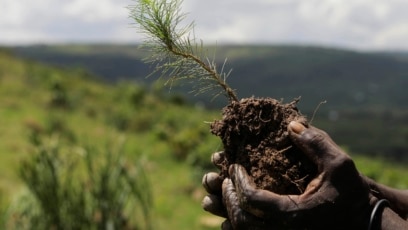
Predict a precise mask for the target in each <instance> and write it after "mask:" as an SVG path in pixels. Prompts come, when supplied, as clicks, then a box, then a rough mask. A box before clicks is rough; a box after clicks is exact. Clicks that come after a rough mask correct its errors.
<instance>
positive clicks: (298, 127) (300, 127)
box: [288, 121, 306, 134]
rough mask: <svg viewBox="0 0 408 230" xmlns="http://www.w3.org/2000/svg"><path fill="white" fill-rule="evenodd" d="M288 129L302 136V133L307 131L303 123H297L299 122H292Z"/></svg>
mask: <svg viewBox="0 0 408 230" xmlns="http://www.w3.org/2000/svg"><path fill="white" fill-rule="evenodd" d="M288 127H289V128H290V129H291V130H292V131H293V132H295V133H297V134H300V133H301V132H303V130H305V129H306V127H305V126H303V125H302V124H301V123H299V122H297V121H291V122H290V123H289V125H288Z"/></svg>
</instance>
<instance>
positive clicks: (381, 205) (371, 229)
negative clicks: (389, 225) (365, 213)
mask: <svg viewBox="0 0 408 230" xmlns="http://www.w3.org/2000/svg"><path fill="white" fill-rule="evenodd" d="M376 200H377V199H376ZM389 206H390V202H389V201H388V200H386V199H381V200H377V201H376V202H375V203H374V206H373V208H372V210H371V214H370V219H369V222H368V228H367V229H368V230H381V229H382V223H383V221H382V219H383V216H384V215H383V214H384V211H385V209H386V208H388V207H389Z"/></svg>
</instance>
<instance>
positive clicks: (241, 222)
mask: <svg viewBox="0 0 408 230" xmlns="http://www.w3.org/2000/svg"><path fill="white" fill-rule="evenodd" d="M288 131H289V134H290V138H291V140H292V142H293V143H294V144H295V145H296V146H297V147H298V148H299V149H301V150H302V152H303V153H304V154H305V155H307V156H308V158H309V159H310V160H311V161H312V162H313V163H314V164H315V165H316V166H317V168H318V175H317V176H316V178H314V179H313V180H312V181H311V182H310V183H309V185H308V186H307V188H306V190H305V191H304V193H302V194H300V195H279V194H276V193H273V192H270V191H266V190H261V189H257V188H256V187H255V184H254V182H253V180H252V179H251V177H250V176H249V175H248V174H247V172H246V170H245V169H244V168H243V167H242V166H240V165H237V164H235V165H231V167H230V169H229V175H230V178H226V179H225V180H223V179H222V178H220V177H219V175H218V174H217V173H209V174H206V175H205V176H204V178H203V185H204V187H205V188H206V190H207V191H208V192H209V193H210V195H208V196H206V197H205V198H204V200H203V208H204V209H205V210H207V211H209V212H211V213H213V214H215V215H219V216H222V217H225V218H227V220H226V221H225V222H224V223H223V225H222V229H224V230H226V229H366V228H367V226H368V221H369V215H370V212H371V209H372V206H373V203H375V202H376V201H377V198H376V197H375V196H373V195H372V194H371V193H370V187H369V184H368V183H367V181H366V179H365V178H364V177H363V176H361V175H360V174H359V172H358V171H357V169H356V167H355V165H354V162H353V161H352V160H351V158H350V157H349V156H348V155H347V154H346V153H344V152H343V151H342V150H341V149H340V148H339V147H338V146H337V145H336V144H335V143H334V141H333V140H332V139H331V138H330V137H329V136H328V135H327V134H326V133H325V132H324V131H322V130H319V129H317V128H315V127H312V126H310V127H308V128H306V127H305V126H303V125H302V124H300V123H298V122H291V123H290V124H289V126H288ZM222 158H223V153H215V154H214V155H213V157H212V161H213V162H214V163H215V164H216V165H217V163H218V162H217V161H220V160H222Z"/></svg>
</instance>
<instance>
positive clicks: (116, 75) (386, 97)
mask: <svg viewBox="0 0 408 230" xmlns="http://www.w3.org/2000/svg"><path fill="white" fill-rule="evenodd" d="M208 50H209V53H210V54H211V52H212V51H213V50H214V47H208ZM10 52H13V53H14V54H15V55H17V56H19V57H22V58H25V59H31V60H34V61H39V62H43V63H47V64H51V65H57V66H60V67H65V68H72V67H75V68H83V69H85V70H87V71H89V72H90V73H93V74H95V76H96V77H100V78H102V79H104V80H105V81H107V82H111V83H114V82H117V81H119V80H121V79H127V80H131V81H136V82H144V83H146V84H149V83H151V82H152V81H155V80H156V78H146V76H147V75H148V74H150V73H151V72H152V67H151V66H149V65H147V64H145V63H144V61H143V58H144V57H146V55H147V54H146V52H145V51H143V50H141V49H139V47H138V46H136V45H120V46H116V45H61V46H31V47H30V46H29V47H13V48H12V49H11V50H10ZM216 58H217V60H216V61H217V62H218V63H219V66H221V65H222V63H223V62H224V60H225V59H224V58H228V61H227V65H226V68H227V69H229V68H232V73H231V76H230V77H229V78H228V79H227V81H228V82H229V84H230V85H231V86H232V88H234V89H236V90H237V93H238V96H239V97H240V98H243V97H249V96H252V95H254V96H256V97H273V98H277V99H280V98H282V99H283V100H284V101H285V102H289V101H292V100H293V98H297V97H301V101H300V102H299V104H298V106H299V108H300V110H301V112H302V113H303V114H305V115H307V116H308V117H309V119H310V120H311V121H312V123H313V125H316V126H318V127H320V128H322V129H324V130H326V131H327V132H328V133H329V134H330V135H331V136H332V137H333V138H334V139H335V140H336V142H337V143H338V144H340V145H344V146H347V147H348V148H350V149H352V151H353V152H362V153H368V154H371V155H376V154H378V155H383V156H390V157H392V158H395V159H407V160H408V143H407V140H408V127H407V124H408V92H407V90H406V87H407V86H408V54H405V53H387V52H372V53H369V52H356V51H352V50H340V49H331V48H321V47H301V46H220V47H217V48H216ZM180 88H181V90H184V91H189V90H190V89H191V87H190V86H189V85H186V86H182V87H180ZM187 97H188V98H189V99H190V100H192V101H193V102H194V101H201V102H205V103H207V105H209V106H213V107H216V108H220V107H222V106H224V105H226V101H225V98H223V97H219V98H217V100H215V101H211V97H209V96H208V95H199V96H197V97H194V96H192V95H190V96H187ZM322 102H326V103H323V104H321V103H322ZM320 104H321V106H320V107H319V105H320Z"/></svg>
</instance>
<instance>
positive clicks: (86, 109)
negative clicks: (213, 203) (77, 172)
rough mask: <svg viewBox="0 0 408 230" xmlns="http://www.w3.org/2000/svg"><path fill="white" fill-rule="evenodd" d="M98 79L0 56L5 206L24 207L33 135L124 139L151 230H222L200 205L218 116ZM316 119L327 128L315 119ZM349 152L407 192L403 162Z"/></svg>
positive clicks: (216, 145)
mask: <svg viewBox="0 0 408 230" xmlns="http://www.w3.org/2000/svg"><path fill="white" fill-rule="evenodd" d="M97 79H98V78H97V77H96V76H94V75H92V74H89V73H88V72H86V71H84V70H83V69H60V68H55V67H50V66H46V65H43V64H38V63H35V62H32V61H23V60H20V59H17V58H15V57H14V56H13V55H12V54H11V52H9V51H7V50H4V51H0V130H1V132H0V139H1V141H0V153H1V155H0V157H1V160H0V191H1V194H2V195H1V196H2V209H3V210H5V212H7V210H8V208H9V207H11V206H12V205H13V204H15V203H18V202H21V200H19V197H21V194H22V193H23V192H24V191H26V190H27V188H26V187H25V184H24V183H23V182H22V180H21V178H20V176H19V173H18V172H19V170H24V168H21V167H22V164H21V162H23V161H24V160H27V159H30V157H31V156H32V154H33V153H34V152H35V149H36V146H35V145H34V144H33V143H35V141H36V140H35V138H42V139H49V138H58V139H59V140H60V141H61V142H59V143H61V145H64V146H68V147H70V148H73V147H75V148H74V149H84V148H85V147H87V146H92V148H91V149H104V148H106V147H107V146H110V145H116V144H118V143H119V142H121V140H124V144H123V149H124V150H123V151H124V152H125V156H126V159H127V161H126V164H128V165H133V164H136V163H135V162H139V163H140V162H142V163H143V168H144V170H145V172H146V175H147V178H148V180H149V183H150V185H151V189H152V194H151V195H152V197H153V204H152V207H151V215H152V225H153V229H180V230H182V229H203V230H210V229H219V225H220V223H221V221H222V220H221V219H219V218H215V217H213V216H211V215H209V214H207V213H206V212H204V211H203V210H202V208H201V206H200V203H201V199H202V198H203V196H204V195H205V192H204V191H203V189H202V187H201V176H202V175H203V173H204V172H207V171H210V170H215V169H214V168H213V166H212V165H211V164H210V156H211V153H213V152H215V151H218V150H221V142H220V140H219V139H218V138H217V137H215V136H212V135H211V134H210V131H209V122H212V121H213V120H215V119H219V118H220V111H219V110H218V109H217V110H208V109H205V108H204V107H203V106H201V105H199V104H191V103H189V102H187V101H186V99H185V98H184V96H181V95H179V94H177V93H171V92H169V90H168V89H167V88H164V87H163V85H162V82H160V81H158V82H157V83H155V84H152V85H143V84H133V83H132V84H131V83H130V82H125V81H123V82H122V81H118V82H117V83H115V84H107V83H103V82H101V81H99V80H97ZM314 122H315V124H316V125H318V124H319V122H320V123H324V122H323V121H319V118H318V117H316V118H315V121H314ZM333 132H334V131H333ZM343 132H346V130H343ZM329 133H330V132H329ZM405 140H406V139H405ZM373 144H375V143H373ZM344 148H345V149H346V150H347V149H348V146H344ZM74 153H75V151H74ZM71 154H72V152H71ZM350 154H351V155H352V156H353V158H354V159H355V161H356V164H357V167H358V169H359V170H360V171H361V172H363V173H364V174H366V175H368V176H370V177H372V178H374V179H376V180H378V181H379V182H382V183H385V184H388V185H390V186H394V187H398V188H408V176H407V175H408V169H407V168H406V167H405V166H404V165H402V164H398V163H395V162H392V161H387V160H384V159H383V158H381V157H366V156H364V155H365V154H361V152H350ZM129 167H130V166H129ZM7 221H8V220H3V222H7ZM3 224H4V223H3Z"/></svg>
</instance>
